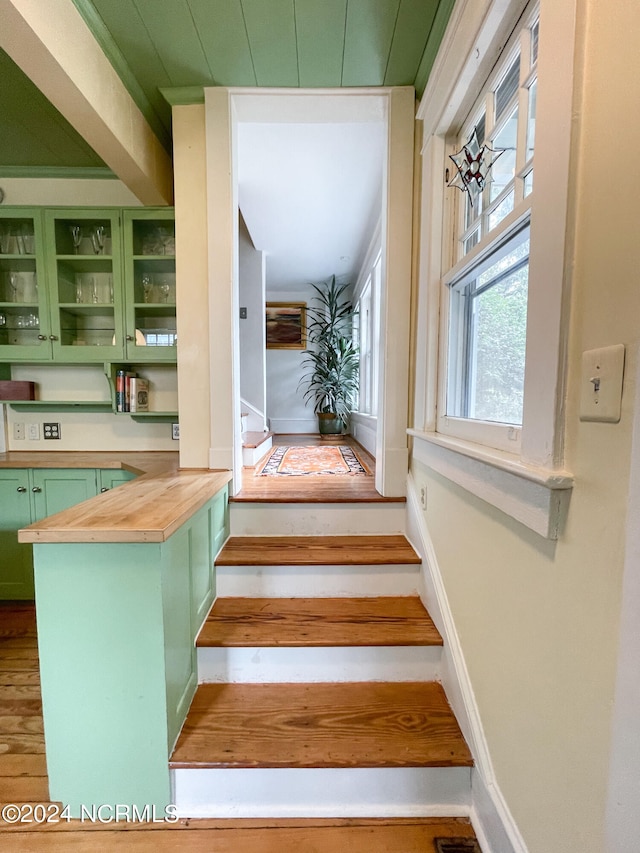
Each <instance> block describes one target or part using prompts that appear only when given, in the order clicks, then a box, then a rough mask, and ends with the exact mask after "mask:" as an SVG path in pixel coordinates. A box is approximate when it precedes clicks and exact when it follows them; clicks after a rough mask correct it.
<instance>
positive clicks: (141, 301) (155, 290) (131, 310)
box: [123, 208, 177, 361]
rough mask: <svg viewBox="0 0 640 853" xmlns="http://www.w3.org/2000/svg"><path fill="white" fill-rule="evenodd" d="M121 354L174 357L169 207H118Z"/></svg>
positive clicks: (172, 248)
mask: <svg viewBox="0 0 640 853" xmlns="http://www.w3.org/2000/svg"><path fill="white" fill-rule="evenodd" d="M123 229H124V257H125V264H124V269H125V304H126V315H125V339H126V348H125V357H126V358H128V359H133V360H136V359H139V360H142V361H175V360H176V344H177V334H176V238H175V220H174V211H173V209H167V210H158V209H157V208H156V209H153V210H145V209H144V208H140V210H125V211H124V223H123Z"/></svg>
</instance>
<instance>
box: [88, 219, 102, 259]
mask: <svg viewBox="0 0 640 853" xmlns="http://www.w3.org/2000/svg"><path fill="white" fill-rule="evenodd" d="M104 238H105V233H104V225H96V227H95V228H94V229H93V231H92V232H91V244H92V246H93V251H94V252H95V253H96V255H101V254H102V253H103V252H104Z"/></svg>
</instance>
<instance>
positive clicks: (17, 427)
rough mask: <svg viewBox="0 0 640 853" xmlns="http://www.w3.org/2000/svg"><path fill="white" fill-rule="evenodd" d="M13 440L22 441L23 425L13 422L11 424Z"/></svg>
mask: <svg viewBox="0 0 640 853" xmlns="http://www.w3.org/2000/svg"><path fill="white" fill-rule="evenodd" d="M13 440H14V441H24V424H23V423H18V422H14V424H13Z"/></svg>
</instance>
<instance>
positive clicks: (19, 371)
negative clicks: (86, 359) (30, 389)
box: [5, 364, 179, 451]
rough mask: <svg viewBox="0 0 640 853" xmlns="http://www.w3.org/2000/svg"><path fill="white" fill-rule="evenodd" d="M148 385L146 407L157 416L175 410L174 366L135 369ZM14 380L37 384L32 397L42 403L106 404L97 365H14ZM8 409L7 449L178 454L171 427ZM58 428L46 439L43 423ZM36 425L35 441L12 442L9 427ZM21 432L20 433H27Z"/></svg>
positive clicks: (105, 416) (126, 417) (123, 419)
mask: <svg viewBox="0 0 640 853" xmlns="http://www.w3.org/2000/svg"><path fill="white" fill-rule="evenodd" d="M137 371H138V373H139V374H140V376H144V377H145V378H147V379H148V380H149V405H150V408H151V409H155V410H156V411H177V409H178V393H177V387H176V369H175V365H169V364H168V365H161V364H156V365H153V364H146V365H140V366H139V367H138V368H137ZM11 375H12V378H13V379H18V380H31V381H34V382H35V383H36V386H37V389H38V394H37V396H38V397H40V398H41V399H43V400H45V399H46V400H97V401H108V400H110V399H111V396H110V388H109V383H108V381H107V377H106V375H105V373H104V370H103V367H102V364H93V365H73V366H71V365H53V364H51V365H37V364H24V365H13V367H12V372H11ZM5 408H6V410H7V436H6V440H7V449H8V450H29V451H33V450H47V451H52V450H177V449H178V446H179V442H177V441H174V440H173V439H172V438H171V424H170V423H155V424H154V423H151V422H150V423H142V422H136V421H133V420H132V419H131V416H130V415H115V414H113V413H111V412H104V413H103V412H82V411H71V412H60V411H56V410H55V409H51V410H47V411H44V412H42V411H32V410H27V411H24V410H22V411H15V410H14V409H12V408H11V407H10V406H6V407H5ZM45 422H46V423H50V422H54V423H59V424H60V432H61V438H60V440H59V441H58V440H56V441H51V440H45V439H44V435H43V429H42V424H43V423H45ZM15 423H22V424H25V425H26V424H38V425H39V433H40V439H39V440H36V441H31V440H28V439H27V438H25V439H22V440H19V441H17V440H16V439H14V438H13V425H14V424H15ZM27 432H28V431H27V430H25V434H27Z"/></svg>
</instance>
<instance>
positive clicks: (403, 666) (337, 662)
mask: <svg viewBox="0 0 640 853" xmlns="http://www.w3.org/2000/svg"><path fill="white" fill-rule="evenodd" d="M197 652H198V681H199V683H200V684H203V683H207V682H215V683H222V684H226V683H229V682H243V683H252V684H264V683H270V684H273V683H278V682H283V683H292V682H327V681H439V680H440V658H441V653H442V649H441V647H440V646H348V647H322V648H315V647H305V648H272V647H260V648H248V647H244V648H219V647H218V648H213V647H208V648H199V649H198V650H197Z"/></svg>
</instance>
